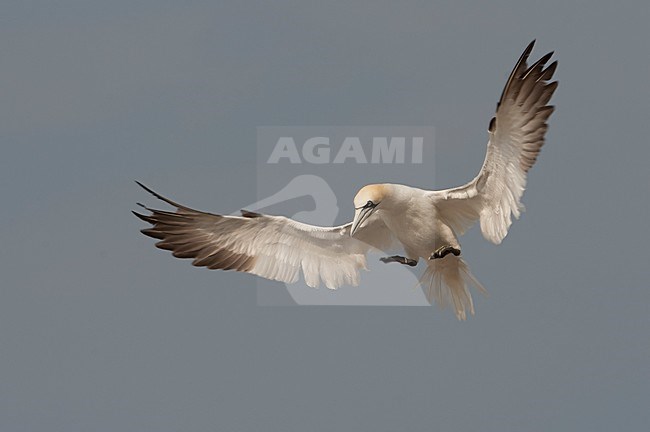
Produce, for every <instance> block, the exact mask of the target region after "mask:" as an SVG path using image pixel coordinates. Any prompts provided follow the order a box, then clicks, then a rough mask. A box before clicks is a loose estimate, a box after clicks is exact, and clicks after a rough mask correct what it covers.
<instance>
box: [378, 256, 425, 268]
mask: <svg viewBox="0 0 650 432" xmlns="http://www.w3.org/2000/svg"><path fill="white" fill-rule="evenodd" d="M379 261H381V262H383V263H390V262H398V263H400V264H404V265H407V266H411V267H415V266H416V265H418V262H417V261H416V260H413V259H410V258H405V257H403V256H399V255H393V256H389V257H383V258H379Z"/></svg>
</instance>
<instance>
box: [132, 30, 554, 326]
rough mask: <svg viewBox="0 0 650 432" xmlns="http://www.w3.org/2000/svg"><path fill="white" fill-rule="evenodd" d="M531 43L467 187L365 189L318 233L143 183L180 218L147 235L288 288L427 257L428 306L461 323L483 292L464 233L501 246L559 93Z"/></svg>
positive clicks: (196, 259) (160, 219)
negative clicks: (377, 255)
mask: <svg viewBox="0 0 650 432" xmlns="http://www.w3.org/2000/svg"><path fill="white" fill-rule="evenodd" d="M534 42H535V41H533V42H531V43H530V44H529V45H528V47H527V48H526V49H525V50H524V52H523V54H522V55H521V57H520V58H519V61H518V62H517V64H516V66H515V68H514V69H513V71H512V73H511V74H510V77H509V78H508V81H507V83H506V85H505V88H504V90H503V92H502V94H501V98H500V99H499V103H498V104H497V110H496V115H495V117H494V118H493V119H492V121H491V122H490V125H489V128H488V133H489V141H488V145H487V154H486V157H485V161H484V163H483V166H482V168H481V170H480V171H479V173H478V175H477V176H476V177H475V178H474V179H473V180H472V181H470V182H469V183H467V184H465V185H463V186H460V187H456V188H452V189H445V190H438V191H429V190H424V189H418V188H413V187H410V186H404V185H397V184H378V185H368V186H365V187H363V188H362V189H361V190H360V191H359V192H358V193H357V195H356V197H355V200H354V207H355V217H354V220H353V221H352V222H350V223H348V224H345V225H342V226H338V227H319V226H314V225H309V224H305V223H301V222H298V221H295V220H292V219H289V218H286V217H283V216H270V215H264V214H260V213H254V212H249V211H242V215H241V216H225V215H218V214H212V213H206V212H201V211H198V210H194V209H191V208H189V207H186V206H183V205H180V204H178V203H175V202H174V201H171V200H169V199H167V198H165V197H163V196H161V195H159V194H157V193H156V192H154V191H152V190H151V189H149V188H147V187H146V186H144V185H142V184H140V183H138V184H140V186H142V187H143V188H145V189H146V190H147V191H148V192H150V193H152V194H153V195H154V196H156V197H157V198H159V199H161V200H163V201H165V202H167V203H168V204H170V205H172V206H174V207H176V211H175V212H168V211H162V210H156V209H151V208H148V207H145V206H143V207H144V208H145V209H147V210H149V211H150V212H151V214H150V215H143V214H140V213H136V212H134V213H135V215H136V216H138V217H139V218H140V219H142V220H144V221H146V222H149V223H150V224H151V225H152V227H151V228H148V229H144V230H142V232H143V233H144V234H146V235H148V236H150V237H153V238H156V239H158V240H160V241H159V242H158V243H156V246H157V247H159V248H162V249H167V250H170V251H172V254H173V255H174V256H175V257H178V258H191V259H193V262H192V264H194V265H195V266H205V267H208V268H210V269H223V270H237V271H243V272H247V273H252V274H255V275H258V276H261V277H264V278H268V279H273V280H277V281H282V282H286V283H292V282H296V281H297V280H298V279H299V277H300V273H301V272H302V275H303V277H304V279H305V282H306V284H307V285H308V286H311V287H316V286H318V285H319V284H320V282H321V281H322V283H323V284H324V285H325V286H326V287H328V288H331V289H335V288H338V287H340V286H342V285H358V283H359V277H360V275H359V270H360V269H365V268H366V255H367V253H368V252H369V251H370V250H373V249H378V250H386V249H388V248H390V247H391V246H395V245H399V246H401V247H402V248H403V249H404V252H405V257H401V256H394V257H388V258H386V259H382V261H385V262H389V261H397V262H400V263H402V264H407V265H415V264H417V262H418V260H419V259H420V258H422V259H424V260H426V262H427V269H426V270H425V272H424V274H423V276H422V278H421V279H420V283H421V284H422V286H423V288H424V289H425V293H426V294H427V296H428V298H429V300H430V301H432V300H433V299H435V300H436V302H437V303H438V304H439V305H440V306H442V307H444V306H445V305H446V304H450V303H451V304H452V305H453V307H454V310H455V313H456V316H457V317H458V319H465V318H466V316H467V312H469V313H471V314H474V306H473V302H472V296H471V294H470V292H469V286H471V285H473V286H475V287H476V288H478V289H479V290H480V291H485V289H484V288H483V287H482V286H481V284H480V283H479V282H478V281H477V280H476V278H474V276H472V274H471V273H470V272H469V268H468V267H467V265H466V263H465V262H464V261H463V260H462V259H461V258H460V244H459V243H458V239H457V236H459V235H462V234H463V233H464V232H465V231H466V230H467V229H468V228H469V227H471V226H472V225H473V224H474V223H475V222H476V221H480V225H481V232H482V233H483V236H484V237H485V238H486V239H488V240H489V241H491V242H493V243H495V244H499V243H501V241H502V240H503V239H504V237H505V236H506V234H507V233H508V229H509V228H510V225H511V224H512V216H514V217H515V218H518V217H519V216H520V214H521V212H522V211H523V205H522V204H521V197H522V195H523V192H524V190H525V188H526V176H527V172H528V170H529V169H530V168H531V167H532V166H533V164H534V163H535V161H536V159H537V155H538V154H539V151H540V149H541V147H542V146H543V144H544V135H545V133H546V130H547V124H546V121H547V120H548V118H549V116H550V115H551V113H552V112H553V106H550V105H548V102H549V100H550V98H551V96H552V95H553V92H554V91H555V89H556V88H557V82H556V81H555V82H549V81H550V80H551V79H552V77H553V73H554V72H555V69H556V67H557V62H553V63H551V64H550V65H549V66H548V67H547V66H546V62H547V61H548V60H549V59H550V57H551V55H552V53H549V54H547V55H545V56H543V57H542V58H541V59H539V60H538V61H537V62H535V63H534V64H533V65H532V66H530V67H528V66H527V64H526V61H527V59H528V56H529V55H530V52H531V51H532V48H533V45H534Z"/></svg>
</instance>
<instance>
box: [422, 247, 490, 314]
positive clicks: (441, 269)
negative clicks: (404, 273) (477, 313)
mask: <svg viewBox="0 0 650 432" xmlns="http://www.w3.org/2000/svg"><path fill="white" fill-rule="evenodd" d="M420 285H421V286H422V288H423V290H424V293H425V294H426V296H427V299H428V300H429V302H430V303H433V301H434V300H435V301H436V303H437V304H438V306H440V308H442V309H444V308H445V307H446V306H447V305H448V304H452V305H453V307H454V309H455V312H456V318H458V319H459V320H465V319H466V318H467V310H469V312H470V313H471V314H472V315H474V303H473V302H472V294H471V293H470V292H469V287H470V286H471V285H473V286H474V287H475V288H476V289H478V290H479V291H480V292H481V293H483V294H487V291H486V289H485V288H484V287H483V285H481V283H480V282H479V281H478V280H476V278H475V277H474V275H472V273H471V272H470V271H469V267H468V266H467V263H465V261H463V260H462V259H461V258H460V257H457V256H455V255H453V254H447V255H446V256H445V257H444V258H438V259H431V260H429V261H428V262H427V269H426V270H425V271H424V273H423V274H422V277H421V278H420Z"/></svg>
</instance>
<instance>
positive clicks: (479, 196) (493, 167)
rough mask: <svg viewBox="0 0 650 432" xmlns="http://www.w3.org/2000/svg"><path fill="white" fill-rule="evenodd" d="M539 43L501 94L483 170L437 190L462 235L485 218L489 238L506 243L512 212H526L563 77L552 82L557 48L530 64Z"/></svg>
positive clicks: (441, 210)
mask: <svg viewBox="0 0 650 432" xmlns="http://www.w3.org/2000/svg"><path fill="white" fill-rule="evenodd" d="M534 43H535V41H533V42H531V43H530V44H529V45H528V47H527V48H526V50H525V51H524V53H523V54H522V55H521V57H520V58H519V61H518V62H517V64H516V66H515V68H514V69H513V71H512V73H511V74H510V77H509V78H508V81H507V83H506V86H505V88H504V89H503V92H502V93H501V98H500V99H499V103H498V104H497V111H496V116H495V117H493V118H492V121H490V125H489V128H488V132H489V136H490V139H489V141H488V145H487V154H486V156H485V162H484V163H483V167H482V168H481V171H480V172H479V174H478V175H477V176H476V177H475V178H474V180H472V181H471V182H469V183H467V184H466V185H464V186H460V187H457V188H453V189H446V190H441V191H432V192H431V194H432V197H433V199H434V201H435V203H436V206H437V208H438V211H439V213H440V216H441V217H442V218H443V219H444V220H445V222H447V223H448V224H449V225H450V226H451V227H452V228H453V229H454V231H456V233H457V234H462V233H463V232H464V231H465V230H466V229H467V228H469V227H470V226H471V225H473V224H474V222H475V221H476V220H478V219H480V221H481V231H482V233H483V236H484V237H485V238H486V239H488V240H490V241H491V242H493V243H496V244H498V243H501V241H502V240H503V238H504V237H505V236H506V234H507V233H508V228H510V225H511V224H512V216H515V218H518V217H519V215H520V213H521V211H522V210H523V205H522V204H521V197H522V195H523V193H524V190H525V189H526V177H527V174H528V170H529V169H530V168H531V167H532V166H533V164H534V163H535V161H536V159H537V155H538V154H539V152H540V150H541V148H542V146H543V145H544V135H545V133H546V130H547V128H548V126H547V124H546V121H547V120H548V118H549V116H550V115H551V113H552V112H553V109H554V107H553V106H552V105H547V104H548V102H549V100H550V99H551V96H552V95H553V92H554V91H555V89H556V88H557V81H554V82H549V81H550V80H551V79H552V77H553V73H554V72H555V69H556V67H557V62H553V63H551V64H550V65H549V66H548V67H546V62H547V61H548V60H549V59H550V58H551V56H552V54H553V53H552V52H551V53H549V54H546V55H545V56H543V57H542V58H540V59H539V60H538V61H536V62H535V63H534V64H533V65H532V66H530V67H528V66H527V64H526V60H527V59H528V56H529V55H530V52H531V51H532V49H533V45H534Z"/></svg>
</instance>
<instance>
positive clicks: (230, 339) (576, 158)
mask: <svg viewBox="0 0 650 432" xmlns="http://www.w3.org/2000/svg"><path fill="white" fill-rule="evenodd" d="M271 3H273V4H271ZM649 20H650V6H649V5H648V2H647V1H644V0H639V1H637V2H633V1H631V2H620V3H616V2H606V1H601V2H587V1H560V0H548V1H545V2H532V1H520V0H519V1H494V2H465V1H453V2H448V3H442V2H435V3H425V2H410V1H408V2H407V1H402V2H399V3H397V2H395V3H393V2H383V1H382V2H377V1H373V2H358V3H354V4H347V5H341V6H329V5H326V4H325V3H324V2H316V1H315V2H312V1H304V0H300V1H293V2H241V1H234V2H223V1H220V2H197V1H184V2H161V1H134V0H129V1H111V2H105V1H87V0H83V1H81V0H80V1H23V0H20V1H4V2H2V6H0V143H1V149H2V153H1V157H0V193H1V195H0V196H1V198H2V203H3V205H2V206H0V220H1V221H2V223H1V224H0V242H1V244H2V247H1V248H0V275H1V279H0V280H1V287H0V430H2V431H30V432H36V431H48V432H52V431H66V432H71V431H107V432H108V431H157V432H162V431H178V430H183V431H207V430H219V431H256V430H257V431H276V430H277V431H280V430H282V431H308V430H309V431H312V430H313V431H334V430H342V431H343V430H345V431H395V430H408V431H425V430H427V431H431V430H435V431H476V430H482V431H513V430H516V431H543V430H553V431H589V432H594V431H612V430H617V431H633V430H643V429H644V428H646V427H647V425H648V424H650V414H649V410H648V403H649V402H650V337H649V329H650V314H649V312H650V311H649V309H650V308H649V302H650V289H649V283H648V276H649V273H650V267H649V261H650V260H649V258H650V254H649V253H648V242H649V241H650V230H649V229H648V226H647V222H648V214H649V212H650V200H649V192H648V190H649V187H650V170H649V169H648V161H649V160H650V150H649V149H650V145H649V143H648V136H650V121H649V120H650V118H649V110H648V108H649V106H650V105H649V101H650V83H649V80H648V77H649V76H650V49H649V48H648V41H649V36H650V31H649V30H648V21H649ZM533 38H537V39H538V45H537V47H536V50H535V54H534V55H535V57H539V56H540V55H542V54H544V53H545V52H547V51H549V50H556V58H557V59H558V60H559V63H560V65H559V68H558V72H557V78H558V79H559V81H560V87H559V89H558V91H557V93H556V95H555V97H554V103H555V104H556V105H557V107H558V108H557V111H556V112H555V114H554V115H553V116H552V117H551V121H550V123H551V127H550V130H549V133H548V136H547V138H548V140H547V145H546V147H544V150H543V151H542V154H541V157H540V159H539V162H538V164H537V165H536V166H535V167H534V169H533V170H532V171H531V174H530V177H529V188H528V191H527V193H526V194H525V195H524V203H525V204H526V206H527V209H528V211H527V212H526V213H525V214H524V215H523V217H522V219H521V220H519V221H518V222H516V223H515V224H514V225H513V227H512V229H511V231H510V234H509V236H508V237H507V239H506V240H505V242H504V243H503V244H502V245H501V246H499V247H495V246H493V245H491V244H490V243H488V242H486V241H484V240H483V239H482V237H481V235H480V232H479V231H478V230H477V229H476V228H475V229H473V230H472V231H471V232H469V233H468V234H467V235H466V236H465V237H464V238H463V239H461V241H462V244H463V248H464V249H463V253H464V255H465V256H466V259H467V261H468V262H470V264H471V268H472V271H473V272H474V274H476V275H477V277H479V279H480V280H481V281H482V282H483V283H484V284H485V286H486V287H487V288H488V289H489V291H490V296H489V297H487V298H484V297H480V296H479V297H478V298H477V299H476V303H477V305H476V306H477V316H475V317H474V318H472V319H469V320H468V321H467V322H458V321H456V319H455V318H454V316H453V314H452V313H451V312H450V311H444V312H441V311H439V310H438V309H437V308H426V307H418V308H412V307H259V306H257V303H256V283H255V279H254V278H253V277H252V276H248V275H242V274H232V273H224V272H209V271H205V270H199V269H195V268H193V267H192V266H191V265H189V263H188V262H186V261H182V260H176V259H173V258H171V257H170V256H169V254H166V253H164V252H161V251H158V250H156V249H155V248H154V247H153V241H152V240H151V239H148V238H146V237H144V236H142V235H140V234H139V233H138V230H139V229H140V228H142V226H143V224H142V223H141V222H140V221H138V220H137V219H135V218H134V217H133V216H132V215H131V214H130V210H132V209H135V208H136V207H135V202H136V201H146V202H148V203H153V202H154V201H153V199H152V198H151V197H149V196H147V195H146V194H145V193H144V192H143V191H142V190H140V189H139V188H137V186H136V185H135V183H133V180H134V179H139V180H141V181H144V182H145V183H147V184H149V185H151V186H153V187H155V188H156V189H157V190H159V191H161V192H163V193H165V194H167V195H168V196H171V197H173V198H174V199H176V200H178V201H181V202H183V203H187V204H189V205H192V206H195V207H197V208H200V209H204V210H211V211H219V212H228V213H229V212H232V211H234V210H237V209H238V208H240V207H241V206H244V205H246V204H248V203H250V202H253V201H254V200H255V197H256V186H255V185H256V178H255V170H256V160H255V152H256V150H255V149H256V136H257V135H256V134H257V132H256V127H257V126H262V125H277V126H287V125H431V126H434V127H435V128H436V143H437V145H436V151H437V164H436V167H435V170H436V181H437V182H436V184H435V185H430V186H436V187H446V186H453V185H457V184H461V183H464V182H465V181H467V180H469V179H470V178H472V177H473V176H474V175H475V173H476V172H477V170H478V169H479V167H480V164H481V162H482V159H483V157H484V149H485V147H484V144H485V140H486V127H487V124H488V122H489V120H490V117H491V116H492V115H493V110H494V105H495V102H496V100H497V98H498V96H499V94H500V91H501V88H502V86H503V84H504V83H505V80H506V78H507V75H508V73H509V72H510V69H511V68H512V66H513V65H514V62H515V61H516V59H517V57H518V56H519V54H520V53H521V51H522V50H523V48H524V47H525V46H526V44H528V42H529V41H530V40H532V39H533ZM421 186H425V187H426V186H429V185H421ZM352 193H353V192H352V191H350V196H352ZM346 205H347V203H345V202H341V203H340V206H341V212H345V211H346V209H347V210H349V212H350V215H351V214H352V209H351V203H350V207H349V208H347V207H346Z"/></svg>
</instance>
